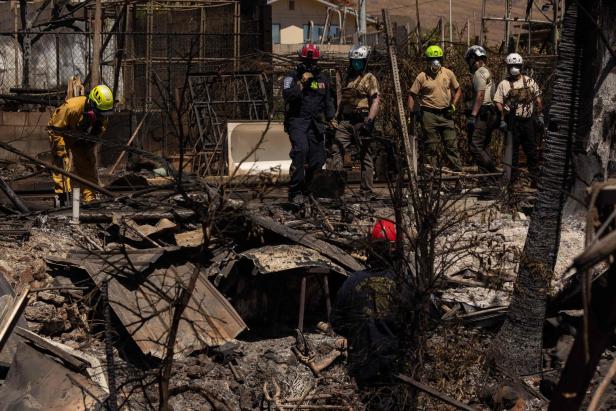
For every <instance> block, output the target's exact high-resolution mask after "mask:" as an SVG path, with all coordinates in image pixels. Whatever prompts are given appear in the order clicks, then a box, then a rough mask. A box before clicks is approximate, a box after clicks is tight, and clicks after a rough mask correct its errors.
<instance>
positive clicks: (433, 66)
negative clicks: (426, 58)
mask: <svg viewBox="0 0 616 411" xmlns="http://www.w3.org/2000/svg"><path fill="white" fill-rule="evenodd" d="M441 67H442V65H441V61H440V60H430V70H432V72H433V73H436V72H438V71H439V70H440V69H441Z"/></svg>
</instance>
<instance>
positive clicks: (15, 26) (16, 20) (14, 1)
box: [11, 0, 20, 86]
mask: <svg viewBox="0 0 616 411" xmlns="http://www.w3.org/2000/svg"><path fill="white" fill-rule="evenodd" d="M17 4H18V3H17V0H12V2H11V8H12V9H13V12H14V13H15V16H14V20H13V31H14V32H15V81H14V84H13V86H17V85H18V84H19V54H20V50H19V34H18V33H17V32H18V31H19V12H18V11H17Z"/></svg>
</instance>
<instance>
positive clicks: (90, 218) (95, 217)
mask: <svg viewBox="0 0 616 411" xmlns="http://www.w3.org/2000/svg"><path fill="white" fill-rule="evenodd" d="M114 216H115V217H116V218H130V219H131V220H133V221H135V222H137V223H142V222H146V221H157V220H162V219H163V218H166V219H169V220H176V221H177V220H179V221H188V220H190V219H192V218H194V217H195V212H194V211H192V210H173V211H141V212H122V211H119V212H111V211H109V212H107V213H104V212H100V213H96V212H88V211H82V213H81V215H80V216H79V221H81V222H82V223H110V222H112V221H113V218H114Z"/></svg>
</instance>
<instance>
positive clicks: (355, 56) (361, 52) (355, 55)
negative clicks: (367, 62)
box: [349, 44, 370, 60]
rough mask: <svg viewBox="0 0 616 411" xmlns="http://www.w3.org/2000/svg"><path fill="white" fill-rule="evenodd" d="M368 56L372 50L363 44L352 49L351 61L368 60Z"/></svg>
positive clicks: (350, 52)
mask: <svg viewBox="0 0 616 411" xmlns="http://www.w3.org/2000/svg"><path fill="white" fill-rule="evenodd" d="M368 54H370V49H369V48H368V47H366V46H363V45H361V44H356V45H354V46H353V47H351V50H349V59H350V60H360V59H367V58H368Z"/></svg>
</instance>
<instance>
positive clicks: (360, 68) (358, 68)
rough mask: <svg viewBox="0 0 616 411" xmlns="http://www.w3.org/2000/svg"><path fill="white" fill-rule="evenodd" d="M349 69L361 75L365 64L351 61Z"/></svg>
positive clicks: (359, 61) (361, 61)
mask: <svg viewBox="0 0 616 411" xmlns="http://www.w3.org/2000/svg"><path fill="white" fill-rule="evenodd" d="M351 67H352V68H353V70H355V71H356V72H357V73H361V72H362V71H364V67H366V62H365V61H364V60H360V59H353V60H351Z"/></svg>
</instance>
